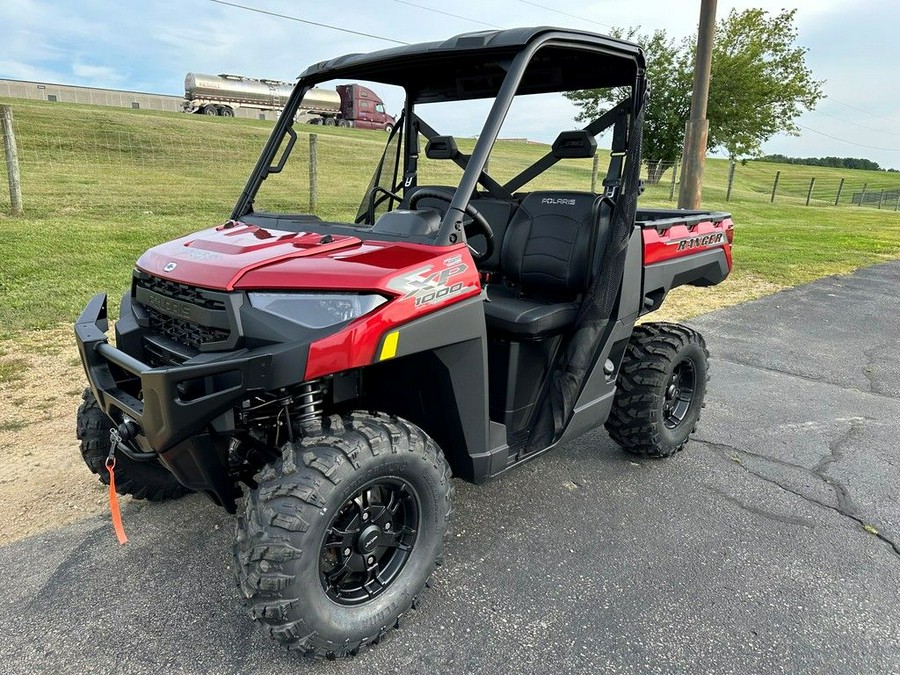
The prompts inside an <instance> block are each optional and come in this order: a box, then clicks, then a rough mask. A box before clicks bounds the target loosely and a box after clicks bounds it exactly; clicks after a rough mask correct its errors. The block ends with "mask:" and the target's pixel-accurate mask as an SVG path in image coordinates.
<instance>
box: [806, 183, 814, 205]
mask: <svg viewBox="0 0 900 675" xmlns="http://www.w3.org/2000/svg"><path fill="white" fill-rule="evenodd" d="M815 184H816V177H815V176H813V177H812V178H810V179H809V191H808V192H807V193H806V205H807V206H809V200H810V198H811V197H812V191H813V186H814V185H815Z"/></svg>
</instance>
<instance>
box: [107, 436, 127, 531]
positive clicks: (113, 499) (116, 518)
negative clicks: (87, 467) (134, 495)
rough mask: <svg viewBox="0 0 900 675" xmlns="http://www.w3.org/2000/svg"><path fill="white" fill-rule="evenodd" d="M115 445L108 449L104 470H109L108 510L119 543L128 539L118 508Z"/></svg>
mask: <svg viewBox="0 0 900 675" xmlns="http://www.w3.org/2000/svg"><path fill="white" fill-rule="evenodd" d="M115 455H116V446H115V445H113V446H112V447H111V448H110V449H109V456H108V457H107V458H106V470H107V471H109V512H110V515H111V516H112V524H113V529H114V530H115V531H116V539H118V540H119V544H124V543H125V542H127V541H128V537H127V536H125V527H124V526H123V525H122V512H121V511H120V510H119V495H118V493H117V492H116V456H115Z"/></svg>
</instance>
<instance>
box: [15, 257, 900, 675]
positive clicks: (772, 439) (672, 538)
mask: <svg viewBox="0 0 900 675" xmlns="http://www.w3.org/2000/svg"><path fill="white" fill-rule="evenodd" d="M898 286H900V263H896V262H895V263H888V264H884V265H880V266H876V267H872V268H869V269H866V270H862V271H860V272H858V273H856V274H853V275H852V276H848V277H840V278H827V279H823V280H820V281H817V282H815V283H813V284H810V285H807V286H803V287H799V288H795V289H791V290H787V291H784V292H781V293H778V294H776V295H773V296H770V297H767V298H764V299H761V300H758V301H754V302H750V303H747V304H744V305H741V306H738V307H733V308H730V309H726V310H722V311H719V312H715V313H712V314H709V315H706V316H704V317H701V318H698V319H696V320H693V321H691V322H689V323H690V324H691V325H692V326H694V327H695V328H697V329H699V330H700V331H701V332H703V334H704V335H705V337H706V340H707V343H708V346H709V349H710V352H711V354H712V361H711V376H712V381H711V382H710V386H709V392H708V398H707V400H708V405H707V408H706V409H705V411H704V414H703V418H702V420H701V423H700V425H699V427H698V431H697V437H696V439H695V440H694V441H693V442H691V443H690V444H689V446H688V449H687V450H686V451H685V452H683V453H681V454H680V455H679V456H677V457H676V458H674V459H671V460H666V461H643V460H635V459H634V458H632V457H630V456H628V455H626V454H625V453H623V452H621V451H620V450H618V448H617V447H616V446H615V445H614V444H613V443H612V442H611V441H610V440H609V439H608V437H607V436H606V434H605V432H603V431H602V429H601V430H598V431H595V432H593V433H590V434H588V435H587V436H585V437H583V438H581V439H579V440H577V441H576V442H573V443H571V444H569V445H567V446H566V447H564V448H560V449H558V450H556V451H554V452H551V453H549V454H547V455H544V456H543V457H541V458H538V459H537V460H535V461H533V462H531V463H530V464H527V465H525V466H522V467H519V468H518V469H516V470H513V471H512V472H510V473H509V474H507V475H505V476H503V477H501V478H499V479H497V480H495V481H493V482H491V483H489V484H488V485H486V486H483V487H474V486H471V485H467V484H465V483H462V482H457V500H456V511H455V520H454V525H453V536H452V541H451V543H450V545H449V547H448V551H447V556H446V562H445V564H444V566H443V567H441V568H440V569H439V570H438V572H437V574H436V576H435V579H434V581H435V584H434V588H433V589H432V591H431V592H430V594H429V595H428V596H427V599H426V602H425V603H424V604H423V606H421V607H420V608H419V609H418V610H416V611H415V612H412V613H411V615H410V617H409V619H408V620H407V621H406V622H405V624H404V625H403V626H402V628H401V629H400V630H398V631H392V632H391V633H390V634H389V635H388V636H387V637H386V638H385V639H384V641H383V642H382V643H381V644H380V645H378V646H376V647H374V648H372V649H370V650H368V651H366V652H365V653H363V654H362V655H360V656H359V657H357V658H355V659H352V660H348V661H342V662H318V663H310V662H308V661H306V660H304V659H302V657H297V656H295V655H292V654H288V653H287V652H285V651H283V650H282V649H280V648H279V647H278V646H277V645H275V644H274V643H272V642H270V641H269V639H268V638H267V637H266V636H265V635H264V634H263V633H262V632H261V631H259V630H258V629H257V627H256V626H255V625H254V624H253V622H252V621H250V619H248V618H246V617H245V616H244V615H243V613H242V611H241V609H240V607H239V605H238V602H237V591H236V589H235V588H234V585H233V582H232V570H231V567H230V565H231V559H230V550H231V541H232V519H231V517H230V516H228V515H227V514H225V513H223V512H221V511H219V510H217V509H216V508H215V507H213V506H212V505H211V504H209V503H208V502H207V501H206V500H205V499H203V498H201V497H198V496H192V497H189V498H187V499H183V500H180V501H177V502H171V503H166V504H149V505H148V504H141V503H133V504H130V505H128V506H127V508H126V509H125V512H124V514H123V515H124V519H125V523H126V528H127V531H128V535H129V538H130V541H129V543H128V545H126V546H124V547H119V546H118V545H117V544H116V541H115V538H114V536H113V533H112V529H111V527H110V525H109V522H108V519H107V518H104V517H96V518H92V519H89V520H85V521H82V522H79V523H77V524H74V525H71V526H67V527H65V528H62V529H59V530H56V531H53V532H49V533H46V534H42V535H39V536H35V537H32V538H29V539H26V540H23V541H20V542H16V543H13V544H10V545H7V546H5V547H3V548H0V598H2V603H3V604H4V605H5V607H4V611H3V612H2V615H0V635H2V636H5V638H3V639H2V641H0V672H2V673H51V672H52V673H79V674H80V673H167V674H169V673H171V674H175V673H217V674H218V673H223V674H224V673H287V672H290V673H321V674H323V675H324V674H329V675H332V674H339V673H341V674H343V673H371V674H386V673H496V674H500V673H550V672H552V673H681V672H684V673H707V672H709V673H712V672H715V673H879V674H880V673H900V621H898V608H900V505H898V492H900V450H898V447H897V441H898V438H900V299H898Z"/></svg>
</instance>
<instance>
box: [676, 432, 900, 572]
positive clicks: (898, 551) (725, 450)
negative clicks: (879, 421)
mask: <svg viewBox="0 0 900 675" xmlns="http://www.w3.org/2000/svg"><path fill="white" fill-rule="evenodd" d="M853 421H855V422H856V424H855V425H854V424H853ZM853 421H852V422H851V425H850V428H849V429H848V431H847V432H846V433H845V434H842V435H841V436H840V437H839V438H838V439H836V440H835V441H832V443H831V444H830V446H829V454H828V455H827V456H826V457H825V458H823V459H822V460H819V462H818V463H817V464H816V467H814V469H813V470H810V469H807V468H806V467H803V466H799V465H797V464H791V463H790V462H785V461H783V460H777V459H773V458H771V457H766V456H765V455H760V454H757V453H753V452H749V451H747V450H741V449H740V448H736V447H734V446H732V445H727V444H724V443H715V442H712V441H704V440H700V439H693V440H694V442H696V443H700V444H701V445H706V446H707V447H709V448H711V449H712V450H713V451H714V452H715V453H716V454H718V455H719V456H721V457H724V458H726V459H729V460H731V461H732V462H734V463H735V464H737V465H738V466H739V467H741V469H743V470H744V471H745V472H746V473H748V474H750V475H751V476H753V477H755V478H758V479H759V480H761V481H763V482H765V483H769V484H770V485H774V486H775V487H777V488H779V489H780V490H783V491H784V492H787V493H789V494H792V495H794V496H795V497H799V498H800V499H802V500H804V501H807V502H809V503H810V504H814V505H815V506H818V507H820V508H823V509H827V510H828V511H832V512H834V513H836V514H838V515H839V516H842V517H844V518H846V519H848V520H852V521H853V522H855V523H857V524H858V525H860V526H861V527H862V528H863V530H865V531H866V532H868V533H869V534H871V535H873V536H874V537H876V538H878V539H880V540H881V541H883V542H884V543H885V544H887V545H888V546H890V548H891V549H892V550H893V552H894V554H895V555H897V556H898V557H900V543H898V542H895V541H894V540H893V539H892V538H891V537H889V536H888V535H886V534H884V533H882V532H881V531H880V530H878V529H877V528H875V527H874V526H873V525H872V524H871V523H868V522H866V520H865V519H863V518H861V517H860V516H859V515H857V510H856V507H855V506H854V505H853V502H852V500H850V498H849V495H848V494H847V492H846V488H844V486H843V485H841V484H840V483H839V482H838V481H836V480H835V479H834V478H830V477H829V478H826V477H825V476H824V474H823V473H822V472H824V470H825V469H826V468H827V467H828V466H829V465H831V464H833V463H834V462H835V461H838V460H839V459H840V458H841V457H842V456H843V448H844V447H845V446H846V444H847V443H849V442H850V438H851V436H852V434H853V433H854V431H855V430H856V429H858V428H859V426H860V425H861V424H862V422H863V421H864V418H854V420H853ZM729 453H731V454H729ZM740 455H747V456H749V457H753V458H755V459H759V460H762V461H765V462H769V463H771V464H776V465H780V466H787V467H791V468H793V469H798V470H800V471H802V472H804V473H807V474H811V475H813V476H815V477H817V478H819V480H822V481H824V482H825V483H826V484H828V485H829V486H830V487H832V488H833V490H834V492H835V497H836V499H837V506H834V505H832V504H828V503H827V502H823V501H822V500H820V499H816V498H815V497H812V496H810V495H807V494H805V493H803V492H801V491H800V490H797V489H796V488H793V487H790V486H788V485H785V484H783V483H782V482H780V481H778V480H776V479H775V478H772V477H771V476H767V475H765V474H763V473H760V472H758V471H754V470H753V469H752V468H750V467H749V466H747V465H746V464H744V463H743V462H742V461H741V460H740ZM829 458H831V459H830V460H829ZM816 469H818V470H816ZM838 486H840V487H838ZM842 491H843V495H844V496H843V498H842V496H841V492H842ZM848 506H849V507H850V508H848Z"/></svg>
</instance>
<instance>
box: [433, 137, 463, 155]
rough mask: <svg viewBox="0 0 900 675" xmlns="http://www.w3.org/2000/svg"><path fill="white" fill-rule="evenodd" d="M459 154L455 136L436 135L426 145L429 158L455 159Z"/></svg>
mask: <svg viewBox="0 0 900 675" xmlns="http://www.w3.org/2000/svg"><path fill="white" fill-rule="evenodd" d="M458 154H459V147H458V146H457V145H456V139H455V138H453V136H435V137H434V138H432V139H430V140H429V141H428V144H427V145H426V146H425V156H426V157H427V158H428V159H453V158H454V157H456V156H457V155H458Z"/></svg>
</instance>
